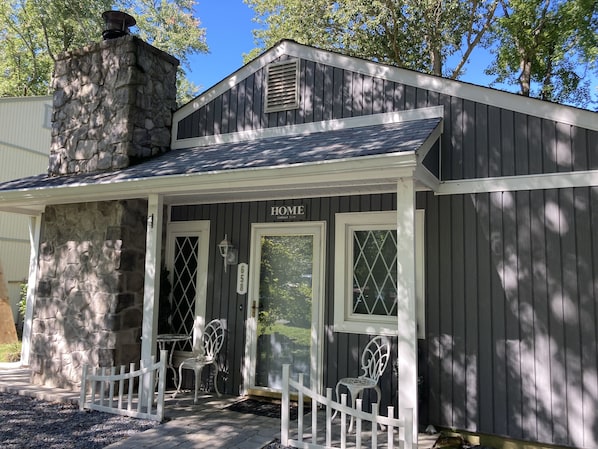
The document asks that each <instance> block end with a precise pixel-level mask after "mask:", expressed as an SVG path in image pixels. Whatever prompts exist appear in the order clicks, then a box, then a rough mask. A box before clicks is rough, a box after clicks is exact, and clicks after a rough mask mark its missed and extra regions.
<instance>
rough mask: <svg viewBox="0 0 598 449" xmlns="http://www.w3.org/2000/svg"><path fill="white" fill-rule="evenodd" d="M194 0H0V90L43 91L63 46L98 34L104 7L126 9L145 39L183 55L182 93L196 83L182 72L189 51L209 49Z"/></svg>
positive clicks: (65, 48) (4, 92) (87, 40)
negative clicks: (196, 14)
mask: <svg viewBox="0 0 598 449" xmlns="http://www.w3.org/2000/svg"><path fill="white" fill-rule="evenodd" d="M194 4H195V1H194V0H162V1H158V0H139V1H130V0H120V1H116V2H115V3H113V2H112V1H110V0H85V1H82V0H4V1H3V2H2V3H0V55H1V57H0V73H2V77H0V96H26V95H46V94H48V93H49V92H50V82H51V74H52V69H53V67H54V61H55V60H56V57H57V55H59V54H60V53H62V52H65V51H69V50H74V49H76V48H79V47H82V46H84V45H86V44H89V43H91V42H97V41H98V40H100V39H101V34H102V30H103V27H104V23H103V20H102V12H104V11H107V10H110V9H118V10H122V11H126V12H128V13H130V14H131V15H133V16H134V17H135V19H136V20H137V29H133V32H134V34H138V35H139V36H140V37H141V38H142V39H143V40H145V41H146V42H148V43H150V44H152V45H154V46H156V47H157V48H160V49H162V50H164V51H166V52H168V53H170V54H171V55H173V56H175V57H177V58H178V59H179V60H180V61H181V73H180V74H181V75H182V76H179V80H180V81H179V83H181V85H182V86H183V88H182V89H180V90H181V91H182V92H183V94H184V93H187V94H188V95H192V94H194V93H195V91H196V90H197V88H196V87H195V86H193V85H191V84H190V83H189V82H188V81H187V80H186V79H185V76H184V73H185V69H187V68H188V57H189V56H190V55H191V54H193V53H198V52H207V51H208V48H207V44H206V40H205V29H204V28H201V27H200V23H199V20H198V19H197V18H195V17H194V16H193V5H194Z"/></svg>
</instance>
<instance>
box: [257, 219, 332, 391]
mask: <svg viewBox="0 0 598 449" xmlns="http://www.w3.org/2000/svg"><path fill="white" fill-rule="evenodd" d="M323 230H324V224H323V223H281V224H254V225H253V227H252V248H251V256H250V290H249V296H248V319H247V334H248V338H247V348H246V363H245V367H246V376H245V382H246V389H247V390H248V393H250V394H268V393H278V392H280V391H281V387H282V365H283V364H289V365H290V369H291V376H293V377H295V375H296V374H297V373H304V375H305V376H304V379H305V382H306V383H308V382H309V383H308V385H311V386H312V388H317V389H319V387H320V385H321V375H322V373H321V365H322V363H321V361H322V346H323V345H322V344H321V339H322V333H323V332H322V314H323V310H322V307H323V302H324V301H323V298H322V294H323V293H322V292H323V285H322V284H323V273H322V270H323V260H324V242H323V235H324V232H323Z"/></svg>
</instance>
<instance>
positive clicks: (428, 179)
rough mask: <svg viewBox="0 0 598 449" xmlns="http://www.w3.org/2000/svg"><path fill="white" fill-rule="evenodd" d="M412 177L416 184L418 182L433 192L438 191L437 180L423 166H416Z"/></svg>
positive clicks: (438, 182) (438, 183)
mask: <svg viewBox="0 0 598 449" xmlns="http://www.w3.org/2000/svg"><path fill="white" fill-rule="evenodd" d="M414 177H415V179H416V180H417V181H418V182H420V183H421V184H423V185H424V186H426V187H427V188H429V189H430V190H432V191H433V192H436V191H437V190H438V186H439V185H440V181H439V179H438V178H437V177H436V176H435V175H434V174H432V172H430V170H428V169H427V168H426V167H424V166H423V165H421V164H418V165H417V168H416V169H415V174H414Z"/></svg>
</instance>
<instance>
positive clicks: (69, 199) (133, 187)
mask: <svg viewBox="0 0 598 449" xmlns="http://www.w3.org/2000/svg"><path fill="white" fill-rule="evenodd" d="M416 163H417V161H416V156H415V152H403V153H399V154H390V155H383V156H371V157H361V158H357V159H355V158H349V159H346V160H336V161H322V162H319V163H306V164H299V165H292V166H287V167H284V166H283V167H280V166H279V167H266V168H248V169H238V170H228V171H215V172H208V173H196V174H183V175H167V176H155V177H151V178H144V179H138V180H126V181H120V182H118V181H112V182H108V183H103V184H87V185H86V184H80V185H76V184H74V185H68V186H61V187H52V188H36V189H23V190H15V191H8V192H0V211H4V210H8V209H11V210H14V211H15V212H16V211H17V210H22V211H23V213H24V212H25V211H31V210H37V208H40V207H41V208H43V206H45V205H48V204H66V203H81V202H88V201H104V200H117V199H127V198H147V197H148V195H151V194H160V195H181V194H197V195H201V194H208V193H218V192H226V193H230V192H233V191H235V190H236V191H239V192H247V191H262V190H271V189H276V188H284V189H287V190H292V189H296V190H301V189H309V188H310V186H329V187H330V188H334V186H335V185H336V184H338V185H342V186H343V187H348V186H355V187H356V188H358V187H359V186H363V185H368V184H370V185H379V184H383V183H388V182H392V181H393V180H396V179H398V178H401V177H409V176H412V175H413V171H414V169H415V165H416ZM27 214H28V215H31V214H30V213H27ZM36 214H37V213H36Z"/></svg>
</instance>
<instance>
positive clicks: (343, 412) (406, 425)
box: [280, 365, 413, 449]
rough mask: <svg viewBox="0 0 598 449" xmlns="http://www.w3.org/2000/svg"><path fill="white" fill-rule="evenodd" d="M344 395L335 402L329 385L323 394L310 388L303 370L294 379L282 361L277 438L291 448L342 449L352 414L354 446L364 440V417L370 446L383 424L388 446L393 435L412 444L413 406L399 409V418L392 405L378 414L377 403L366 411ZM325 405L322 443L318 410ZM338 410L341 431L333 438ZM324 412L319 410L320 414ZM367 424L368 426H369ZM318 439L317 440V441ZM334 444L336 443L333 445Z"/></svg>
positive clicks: (405, 444)
mask: <svg viewBox="0 0 598 449" xmlns="http://www.w3.org/2000/svg"><path fill="white" fill-rule="evenodd" d="M291 388H292V389H293V390H294V391H293V392H296V394H297V406H298V415H297V432H296V433H297V439H292V438H290V428H289V427H290V406H291V402H290V395H291V391H290V390H291ZM306 397H307V398H310V399H311V429H309V434H311V441H306V438H307V439H308V440H309V439H310V435H309V434H308V435H307V436H305V430H306V429H305V428H304V422H303V421H304V419H303V418H304V400H305V398H306ZM346 402H347V395H346V394H343V395H341V403H338V402H336V401H334V400H333V399H332V388H327V389H326V396H322V395H320V394H318V393H317V392H315V391H313V390H311V389H309V388H308V387H306V386H304V385H303V374H299V380H298V381H294V380H293V379H291V378H290V376H289V365H283V368H282V414H281V423H280V434H281V435H280V440H281V445H282V446H285V447H286V446H288V447H294V448H307V449H320V448H326V449H328V448H341V449H345V448H346V447H347V443H348V435H347V418H348V417H349V418H350V417H351V416H353V418H354V419H355V424H356V426H355V427H356V430H355V435H354V437H352V438H354V439H355V442H354V447H355V448H356V449H361V447H362V444H363V442H364V441H365V440H366V438H365V436H364V435H363V433H364V429H363V421H367V422H369V423H370V425H371V433H368V435H367V439H369V443H370V446H371V447H372V448H377V447H378V427H379V426H385V427H386V431H385V432H386V438H384V440H385V441H384V442H382V441H381V442H380V444H384V446H385V447H387V448H388V449H393V448H394V447H395V446H394V445H395V438H396V437H397V436H398V442H399V445H400V447H402V448H404V449H412V448H413V410H412V409H405V410H402V412H401V413H400V416H401V418H399V419H397V418H394V417H393V416H394V407H388V416H383V415H379V414H378V405H377V404H373V405H372V412H371V413H367V412H364V411H362V401H361V399H358V400H357V404H356V408H352V407H351V406H348V405H346ZM321 408H325V412H324V413H325V427H326V439H325V444H321V442H322V440H323V437H320V438H318V430H319V429H318V412H319V409H321ZM335 410H338V412H339V414H340V423H339V424H337V426H340V433H339V432H338V431H337V433H336V434H335V436H334V442H333V433H334V432H333V430H334V429H333V423H332V415H333V414H334V411H335ZM322 413H323V412H322V411H320V415H321V414H322ZM368 427H370V426H368ZM318 441H320V443H318ZM333 444H338V445H337V446H333Z"/></svg>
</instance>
